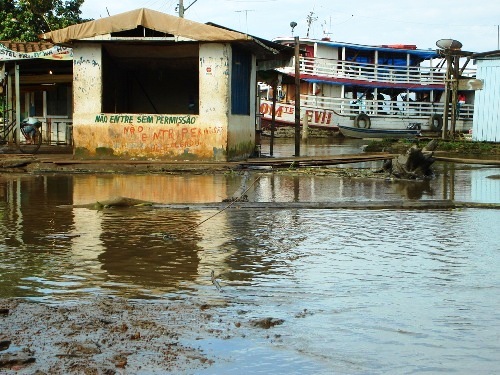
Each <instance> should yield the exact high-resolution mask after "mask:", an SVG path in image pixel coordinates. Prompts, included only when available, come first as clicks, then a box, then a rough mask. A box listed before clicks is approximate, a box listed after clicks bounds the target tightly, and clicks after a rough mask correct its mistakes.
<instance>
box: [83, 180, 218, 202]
mask: <svg viewBox="0 0 500 375" xmlns="http://www.w3.org/2000/svg"><path fill="white" fill-rule="evenodd" d="M115 196H122V197H127V198H134V199H141V200H145V201H149V202H156V203H183V202H220V201H221V200H222V199H224V198H226V197H227V187H226V177H225V176H222V175H201V176H165V175H112V174H110V175H97V176H96V175H92V176H75V177H74V203H75V204H87V203H90V202H95V201H96V200H97V201H99V200H105V199H109V198H111V197H115Z"/></svg>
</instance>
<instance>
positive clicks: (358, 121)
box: [354, 113, 372, 129]
mask: <svg viewBox="0 0 500 375" xmlns="http://www.w3.org/2000/svg"><path fill="white" fill-rule="evenodd" d="M371 124H372V121H371V120H370V117H369V116H368V115H367V114H366V113H360V114H359V115H357V116H356V117H355V118H354V126H355V127H356V128H365V129H370V126H371ZM360 125H361V126H360Z"/></svg>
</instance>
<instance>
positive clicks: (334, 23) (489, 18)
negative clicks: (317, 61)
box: [81, 0, 500, 52]
mask: <svg viewBox="0 0 500 375" xmlns="http://www.w3.org/2000/svg"><path fill="white" fill-rule="evenodd" d="M178 2H179V0H107V1H102V0H85V2H84V4H83V6H82V8H81V9H82V16H83V17H84V18H94V19H96V18H100V17H107V16H108V13H109V14H110V15H115V14H118V13H122V12H126V11H129V10H133V9H137V8H150V9H154V10H158V11H161V12H164V13H168V14H172V15H178V13H177V11H176V7H177V4H178ZM184 7H185V8H187V7H189V9H187V10H186V12H185V18H187V19H190V20H193V21H197V22H202V23H205V22H213V23H216V24H219V25H222V26H225V27H229V28H232V29H235V30H238V31H241V32H244V33H249V34H252V35H255V36H258V37H262V38H265V39H269V40H272V39H273V38H276V37H279V36H291V35H292V33H291V28H290V22H292V21H295V22H297V27H296V28H295V31H294V35H296V36H299V37H301V38H302V37H306V36H307V29H308V27H307V18H308V15H310V14H311V12H313V13H312V19H313V22H312V23H311V27H310V30H309V37H311V38H321V37H323V36H325V35H327V36H329V37H330V38H331V40H335V41H339V42H349V43H357V44H370V45H380V44H415V45H417V47H418V48H421V49H428V48H431V49H435V48H436V41H437V40H438V39H443V38H452V39H457V40H459V41H460V42H462V44H463V50H466V51H472V52H485V51H491V50H496V49H498V43H499V41H498V25H499V24H500V1H498V0H476V1H472V2H471V1H469V0H467V1H466V0H415V1H408V0H378V1H373V0H351V1H346V0H343V1H340V0H309V1H308V0H196V1H195V2H193V0H184Z"/></svg>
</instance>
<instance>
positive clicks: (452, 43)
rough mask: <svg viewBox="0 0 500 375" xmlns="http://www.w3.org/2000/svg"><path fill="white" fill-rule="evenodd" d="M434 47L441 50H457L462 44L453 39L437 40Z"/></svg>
mask: <svg viewBox="0 0 500 375" xmlns="http://www.w3.org/2000/svg"><path fill="white" fill-rule="evenodd" d="M436 46H438V47H439V48H442V49H453V50H459V49H461V48H462V43H460V42H459V41H458V40H455V39H439V40H438V41H437V42H436Z"/></svg>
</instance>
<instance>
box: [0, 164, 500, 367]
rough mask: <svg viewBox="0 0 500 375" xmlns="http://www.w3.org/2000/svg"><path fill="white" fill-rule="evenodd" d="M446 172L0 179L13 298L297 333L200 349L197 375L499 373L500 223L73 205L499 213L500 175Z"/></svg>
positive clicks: (205, 341)
mask: <svg viewBox="0 0 500 375" xmlns="http://www.w3.org/2000/svg"><path fill="white" fill-rule="evenodd" d="M436 170H437V172H438V177H437V178H436V179H435V180H433V181H431V182H429V183H412V184H403V183H388V182H384V181H380V180H372V179H349V178H338V177H332V176H328V175H323V176H321V175H320V176H312V175H305V176H299V177H294V176H289V175H284V174H271V173H260V172H252V173H249V174H246V175H235V174H233V175H211V176H159V175H140V176H121V175H93V176H91V175H73V176H60V175H54V176H25V175H23V176H14V175H2V176H1V177H0V222H1V225H0V298H5V297H25V298H29V299H31V300H36V301H44V302H47V303H67V302H69V301H74V300H77V299H78V300H81V299H85V298H88V297H90V296H95V295H99V296H121V297H127V298H141V299H169V298H175V299H180V300H182V299H185V300H186V301H189V300H191V299H192V298H200V299H202V300H203V301H206V302H207V303H209V304H211V305H214V306H219V307H218V309H219V313H220V314H222V315H223V316H225V317H226V318H227V319H228V320H229V321H234V322H236V321H245V322H248V321H251V320H252V319H257V318H262V317H272V318H275V319H283V320H284V323H283V324H282V325H278V326H275V327H273V328H271V329H269V330H268V331H266V334H262V333H261V332H260V331H259V333H256V332H254V331H252V330H250V331H248V332H245V334H242V335H241V336H238V337H232V338H230V339H227V340H224V339H216V338H209V337H201V338H200V337H192V338H189V337H187V338H186V341H189V342H190V343H191V344H193V343H194V344H195V345H197V346H199V347H201V348H202V349H203V350H204V351H205V352H206V353H207V354H208V355H209V356H213V357H214V358H217V359H218V360H217V361H216V362H215V364H214V365H213V366H212V367H210V368H209V369H207V370H206V371H203V370H200V371H199V373H209V374H213V373H217V374H229V373H234V372H236V371H239V372H240V373H262V374H267V373H270V372H272V373H276V374H290V373H295V374H299V373H300V374H304V373H308V374H330V373H340V374H368V373H369V374H377V373H378V374H387V373H395V374H396V373H397V374H399V373H417V372H426V373H438V372H449V373H457V374H470V373H475V374H490V373H495V372H498V370H499V369H500V358H499V356H498V353H499V352H500V344H499V341H498V332H500V310H499V309H498V307H499V302H500V301H499V297H498V296H499V295H500V274H499V273H498V269H499V268H500V245H499V243H500V232H499V231H498V225H499V224H498V223H499V222H500V213H499V211H497V210H485V209H465V210H453V211H401V210H376V211H372V210H366V211H363V210H265V209H262V210H244V209H228V210H225V211H223V212H221V213H219V214H217V215H215V216H213V215H214V214H216V213H217V211H213V210H169V209H164V208H150V207H143V208H134V209H114V210H112V209H110V210H103V211H96V210H91V209H87V208H76V207H73V206H72V205H79V204H86V203H90V202H94V201H96V200H102V199H106V198H109V197H111V196H115V195H121V196H127V197H133V198H137V199H143V200H151V201H155V202H159V203H171V202H214V201H217V202H220V201H221V200H222V199H224V198H227V197H230V196H234V195H237V194H238V193H239V192H241V191H243V190H245V189H247V188H250V189H249V190H248V193H247V194H248V198H249V200H251V201H262V202H265V201H282V202H286V201H332V200H357V201H360V200H399V199H402V198H409V199H449V198H451V199H456V200H460V201H474V202H489V203H499V202H500V179H499V178H498V176H499V175H500V170H499V169H495V168H491V167H485V166H468V165H461V166H457V165H455V166H453V165H448V164H438V165H436ZM212 216H213V217H212ZM206 219H208V220H207V221H205V222H203V221H204V220H206ZM165 233H168V234H169V235H170V236H171V238H170V239H165V238H164V237H163V234H165ZM212 270H213V271H214V272H215V275H216V278H217V281H218V282H219V284H220V287H221V288H222V290H223V292H219V291H218V290H217V288H216V287H215V286H214V285H213V283H212V280H211V276H210V273H211V271H212ZM267 332H268V333H267Z"/></svg>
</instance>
